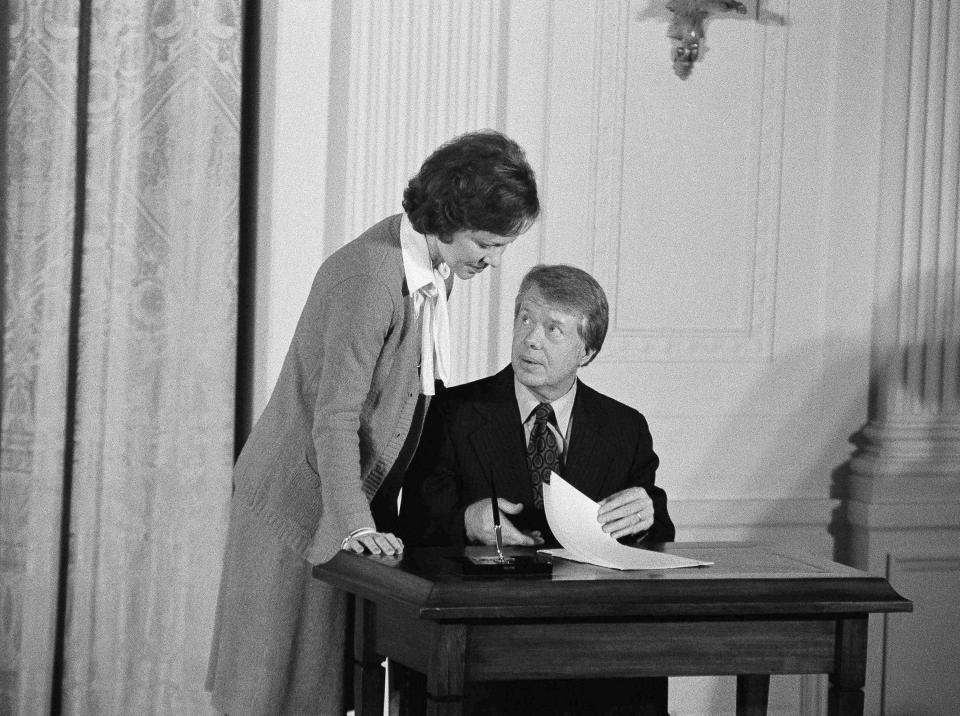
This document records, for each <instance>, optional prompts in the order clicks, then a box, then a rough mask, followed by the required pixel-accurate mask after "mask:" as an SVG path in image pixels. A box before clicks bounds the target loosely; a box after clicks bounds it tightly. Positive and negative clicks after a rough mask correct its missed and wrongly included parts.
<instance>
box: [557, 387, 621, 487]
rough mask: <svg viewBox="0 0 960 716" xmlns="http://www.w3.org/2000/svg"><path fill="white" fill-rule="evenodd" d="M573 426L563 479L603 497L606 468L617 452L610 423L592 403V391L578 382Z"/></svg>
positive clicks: (572, 413)
mask: <svg viewBox="0 0 960 716" xmlns="http://www.w3.org/2000/svg"><path fill="white" fill-rule="evenodd" d="M571 416H572V421H573V425H572V427H571V432H570V445H569V446H568V447H567V455H566V462H565V464H564V469H563V479H564V480H566V481H567V482H569V483H570V484H571V485H573V486H574V487H576V488H577V489H578V490H580V492H582V493H584V494H585V495H588V496H590V497H591V498H594V499H596V497H595V496H596V495H600V494H603V493H602V489H603V483H604V481H605V480H606V477H607V466H608V465H609V464H610V459H611V457H612V455H613V454H614V452H613V451H614V450H615V449H616V446H615V445H611V439H610V435H612V434H614V432H613V431H611V430H608V429H607V424H608V422H609V421H608V419H607V417H606V416H605V415H604V414H603V411H602V410H600V407H599V406H598V405H597V404H596V401H595V400H594V399H593V391H592V389H591V388H588V387H587V386H585V385H584V384H583V383H581V382H580V381H579V380H578V381H577V396H576V398H574V401H573V411H572V412H571Z"/></svg>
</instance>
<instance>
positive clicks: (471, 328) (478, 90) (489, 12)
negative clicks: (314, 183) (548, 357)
mask: <svg viewBox="0 0 960 716" xmlns="http://www.w3.org/2000/svg"><path fill="white" fill-rule="evenodd" d="M501 14H502V8H501V3H499V2H488V3H474V2H442V3H422V2H416V1H415V0H394V1H392V2H384V3H381V2H354V3H350V4H349V11H348V16H347V17H343V18H339V22H340V23H341V28H342V25H343V24H348V25H349V27H348V28H342V29H344V30H346V32H347V36H348V37H349V48H348V52H344V55H345V56H347V55H348V57H349V60H348V61H349V68H348V69H347V73H346V76H347V77H349V80H348V82H347V85H346V87H345V92H344V93H343V94H344V95H345V96H346V106H345V107H343V108H342V112H343V113H344V114H343V116H342V117H341V119H340V121H341V122H342V124H343V126H342V129H343V133H342V135H340V136H344V137H345V138H346V147H345V148H337V147H331V151H332V152H337V151H344V160H343V161H344V164H343V166H344V176H343V178H342V182H341V181H337V180H335V181H334V183H336V184H337V185H338V186H342V187H343V189H344V190H345V192H346V196H344V197H343V199H342V200H343V207H344V211H345V219H344V221H345V227H344V228H345V231H344V232H343V234H342V235H343V236H345V237H353V236H356V235H357V234H358V233H359V232H361V231H362V230H363V229H365V228H366V227H368V226H370V225H371V223H373V222H374V221H377V220H379V219H381V218H383V217H384V216H386V215H388V214H391V213H395V212H399V211H401V210H402V209H401V205H400V201H401V198H402V192H403V189H404V188H405V187H406V184H407V181H408V179H409V178H410V176H412V175H413V174H414V173H416V171H417V170H418V169H419V167H420V163H421V162H422V161H423V159H425V158H426V156H427V155H428V154H429V153H430V152H431V151H433V149H435V148H436V147H437V146H439V145H440V144H441V143H443V142H444V141H446V140H448V139H451V138H452V137H454V136H456V135H458V134H461V133H463V132H465V131H469V130H475V129H485V128H497V127H499V126H501V125H502V121H501V118H500V111H501V106H502V93H503V92H504V91H505V89H504V88H503V87H502V86H501V85H502V83H501V81H500V75H501V44H502V43H501V33H502V32H503V27H502V24H501ZM334 31H335V32H337V28H336V27H335V29H334ZM342 59H346V57H344V58H342ZM341 79H343V78H341ZM338 179H339V178H338ZM490 282H491V276H490V271H486V272H484V274H481V275H480V276H478V277H476V278H474V279H472V280H470V281H459V280H458V281H457V285H456V288H455V289H454V294H453V297H452V300H451V304H450V309H451V312H450V323H451V339H452V352H453V365H452V373H453V375H452V376H451V383H462V382H465V381H467V380H471V379H473V378H477V377H480V376H483V375H486V374H487V373H489V372H490V370H491V368H492V367H493V366H492V365H490V360H489V357H490V356H491V355H494V354H495V351H494V347H493V346H491V345H490V338H491V335H492V334H491V330H490V325H491V314H493V315H496V314H497V312H498V311H499V307H498V306H493V307H492V306H491V303H495V301H494V295H493V293H492V291H491V287H490Z"/></svg>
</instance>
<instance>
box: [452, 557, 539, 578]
mask: <svg viewBox="0 0 960 716" xmlns="http://www.w3.org/2000/svg"><path fill="white" fill-rule="evenodd" d="M460 564H461V566H462V568H463V573H464V574H465V575H469V576H487V577H549V576H550V575H551V574H552V573H553V564H551V563H550V562H548V561H546V560H542V559H539V558H538V557H537V556H536V555H512V556H506V557H503V559H501V558H500V557H498V556H496V555H482V556H469V557H462V558H461V560H460Z"/></svg>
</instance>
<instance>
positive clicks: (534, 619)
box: [314, 542, 913, 716]
mask: <svg viewBox="0 0 960 716" xmlns="http://www.w3.org/2000/svg"><path fill="white" fill-rule="evenodd" d="M468 549H469V550H471V551H474V552H477V553H480V554H489V553H490V550H489V549H487V548H468ZM658 549H661V550H663V551H666V552H669V553H671V554H677V555H681V556H686V557H693V558H696V559H702V560H707V561H712V562H714V563H715V564H714V565H713V566H711V567H699V568H688V569H676V570H663V571H638V572H618V571H615V570H609V569H604V568H601V567H593V566H591V565H584V564H578V563H575V562H567V561H564V560H555V562H554V567H553V575H552V576H551V577H547V578H532V579H522V578H496V577H493V578H491V577H465V576H464V575H463V574H462V572H461V570H460V566H459V561H458V559H457V558H458V557H459V556H460V555H461V554H462V552H458V551H453V550H449V549H448V550H442V549H423V550H408V551H407V553H406V554H405V556H404V557H403V559H395V558H386V557H360V556H357V555H355V554H352V553H347V552H341V553H340V554H338V555H337V556H336V557H335V558H334V559H332V560H331V561H330V562H328V563H327V564H324V565H321V566H319V567H316V568H315V569H314V575H315V576H316V577H318V578H320V579H323V580H326V581H327V582H330V583H331V584H333V585H335V586H337V587H339V588H340V589H343V590H345V591H347V592H349V593H351V594H352V595H354V597H355V606H356V612H355V615H356V621H355V640H354V656H355V662H356V665H355V679H354V689H355V699H356V701H355V706H356V709H357V716H371V714H379V713H380V712H381V709H382V694H383V678H384V676H383V670H382V668H381V667H380V663H381V662H382V660H383V657H384V656H386V657H389V658H390V659H392V660H395V661H397V662H399V663H401V664H404V665H405V666H408V667H410V668H412V669H414V670H416V671H419V672H421V673H423V674H426V677H427V695H426V699H427V701H426V703H427V706H426V709H427V713H428V714H431V715H436V716H439V715H441V714H443V715H444V716H453V715H455V714H460V713H461V711H462V706H463V704H462V695H463V688H464V683H465V682H466V681H496V680H503V679H541V678H566V677H569V678H591V677H639V676H693V675H714V674H716V675H719V674H735V675H737V713H738V714H764V713H766V708H767V693H768V688H769V680H770V677H769V675H770V674H818V673H826V674H829V675H830V696H829V713H830V714H831V715H837V716H839V715H840V714H844V715H846V714H858V715H859V714H862V713H863V684H864V676H865V661H866V650H867V615H868V614H869V613H871V612H905V611H911V610H912V608H913V605H912V603H911V602H910V601H908V600H906V599H904V598H903V597H901V596H900V595H899V594H897V593H896V592H895V591H894V590H893V589H892V588H891V587H890V585H889V584H888V583H887V581H886V580H885V579H882V578H880V577H874V576H872V575H869V574H867V573H865V572H860V571H858V570H855V569H851V568H849V567H845V566H843V565H840V564H837V563H835V562H830V561H828V560H824V559H818V558H814V557H809V556H804V555H801V554H797V553H795V552H792V551H790V550H787V549H781V548H778V547H772V546H763V545H759V544H751V543H735V542H715V543H707V542H704V543H693V542H688V543H677V544H668V545H662V546H658ZM513 553H524V550H519V549H514V550H513ZM526 553H529V552H526Z"/></svg>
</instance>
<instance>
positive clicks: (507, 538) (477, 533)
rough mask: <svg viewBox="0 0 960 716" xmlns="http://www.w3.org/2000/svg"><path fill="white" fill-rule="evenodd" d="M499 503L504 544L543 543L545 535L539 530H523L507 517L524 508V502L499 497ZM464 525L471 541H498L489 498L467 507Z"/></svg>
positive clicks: (482, 542)
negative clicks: (542, 535) (541, 534)
mask: <svg viewBox="0 0 960 716" xmlns="http://www.w3.org/2000/svg"><path fill="white" fill-rule="evenodd" d="M497 504H498V505H499V506H500V532H501V534H502V535H503V544H504V545H516V546H524V547H533V546H536V545H540V544H543V537H541V536H540V533H539V532H537V531H531V532H521V531H520V530H518V529H517V528H516V527H514V526H513V523H512V522H511V521H510V520H509V519H507V518H506V516H505V515H516V514H518V513H519V512H520V511H521V510H522V509H523V504H521V503H519V502H509V501H508V500H504V499H498V500H497ZM463 526H464V528H465V529H466V533H467V539H468V540H469V541H471V542H479V543H480V544H496V543H497V538H496V536H495V534H494V531H493V508H492V506H491V505H490V499H489V498H486V499H483V500H480V501H478V502H474V503H473V504H472V505H470V506H469V507H468V508H467V509H466V511H465V512H464V513H463Z"/></svg>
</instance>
